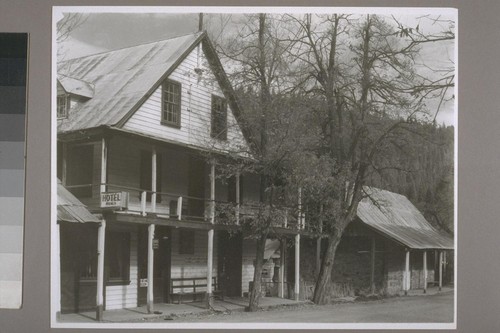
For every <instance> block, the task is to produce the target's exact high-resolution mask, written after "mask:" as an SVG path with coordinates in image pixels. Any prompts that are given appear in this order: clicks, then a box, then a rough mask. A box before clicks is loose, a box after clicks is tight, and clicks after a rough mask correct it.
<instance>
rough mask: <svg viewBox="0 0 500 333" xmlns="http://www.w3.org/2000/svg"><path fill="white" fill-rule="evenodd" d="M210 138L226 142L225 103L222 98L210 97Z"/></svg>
mask: <svg viewBox="0 0 500 333" xmlns="http://www.w3.org/2000/svg"><path fill="white" fill-rule="evenodd" d="M210 135H211V137H212V138H215V139H219V140H227V103H226V100H225V99H224V98H222V97H219V96H215V95H212V128H211V133H210Z"/></svg>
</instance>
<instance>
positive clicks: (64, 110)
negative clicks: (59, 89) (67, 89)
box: [57, 95, 70, 119]
mask: <svg viewBox="0 0 500 333" xmlns="http://www.w3.org/2000/svg"><path fill="white" fill-rule="evenodd" d="M69 105H70V97H69V95H59V96H57V119H60V118H67V117H68V110H69Z"/></svg>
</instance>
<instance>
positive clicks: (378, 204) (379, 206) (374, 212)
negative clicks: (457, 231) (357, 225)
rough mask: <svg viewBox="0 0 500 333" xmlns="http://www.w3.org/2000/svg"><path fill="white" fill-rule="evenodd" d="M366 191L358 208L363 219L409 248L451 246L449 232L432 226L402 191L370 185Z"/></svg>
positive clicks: (443, 247)
mask: <svg viewBox="0 0 500 333" xmlns="http://www.w3.org/2000/svg"><path fill="white" fill-rule="evenodd" d="M365 192H366V193H367V194H368V195H369V197H368V198H364V199H363V200H362V201H361V202H360V203H359V205H358V211H357V213H358V217H359V219H360V220H361V221H362V222H363V223H365V224H367V225H368V226H370V227H372V228H373V229H375V230H377V231H379V232H381V233H383V234H385V235H387V236H388V237H390V238H392V239H394V240H396V241H398V242H399V243H401V244H403V245H405V246H407V247H409V248H411V249H453V248H454V245H453V244H454V241H453V238H452V237H451V235H449V234H448V233H446V232H444V231H440V230H437V229H436V228H434V227H433V226H432V225H431V224H430V223H429V222H428V221H427V220H426V219H425V218H424V216H423V215H422V213H420V211H419V210H418V209H417V208H416V207H415V206H414V205H413V204H412V203H411V202H410V200H408V198H406V197H405V196H404V195H401V194H397V193H393V192H389V191H385V190H380V189H376V188H369V187H365ZM370 198H371V199H370ZM374 202H375V203H374Z"/></svg>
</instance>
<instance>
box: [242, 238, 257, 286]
mask: <svg viewBox="0 0 500 333" xmlns="http://www.w3.org/2000/svg"><path fill="white" fill-rule="evenodd" d="M255 247H256V243H255V240H252V239H244V240H243V251H242V258H241V291H242V292H243V293H246V292H248V291H249V290H248V285H249V282H250V281H253V274H254V270H255V268H254V265H253V262H254V260H255Z"/></svg>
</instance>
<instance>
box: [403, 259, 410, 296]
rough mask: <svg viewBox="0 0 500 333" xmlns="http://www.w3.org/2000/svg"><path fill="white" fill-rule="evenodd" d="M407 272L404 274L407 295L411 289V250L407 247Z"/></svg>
mask: <svg viewBox="0 0 500 333" xmlns="http://www.w3.org/2000/svg"><path fill="white" fill-rule="evenodd" d="M405 252H406V253H405V254H406V255H405V258H406V260H405V274H404V288H405V295H408V291H409V290H410V279H411V276H410V250H409V249H406V251H405Z"/></svg>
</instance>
